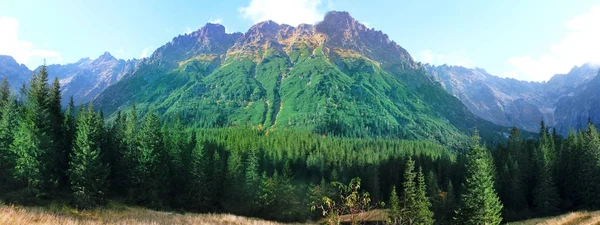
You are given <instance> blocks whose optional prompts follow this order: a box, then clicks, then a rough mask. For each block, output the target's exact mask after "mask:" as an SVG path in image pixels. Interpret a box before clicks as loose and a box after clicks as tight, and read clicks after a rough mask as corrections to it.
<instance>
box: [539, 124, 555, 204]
mask: <svg viewBox="0 0 600 225" xmlns="http://www.w3.org/2000/svg"><path fill="white" fill-rule="evenodd" d="M553 148H554V140H552V136H551V135H550V134H549V133H548V132H547V129H546V127H545V125H544V123H543V122H542V124H541V129H540V140H539V144H538V147H537V148H536V150H535V152H534V162H535V169H536V170H535V172H536V173H535V174H536V183H535V186H534V189H533V205H534V207H535V211H536V212H537V213H538V214H539V215H542V216H546V215H551V214H553V213H555V212H556V211H557V210H558V203H559V196H558V190H557V189H556V183H555V180H554V176H553V175H554V174H553V173H552V165H553V158H554V157H553V156H552V155H553V151H554V149H553Z"/></svg>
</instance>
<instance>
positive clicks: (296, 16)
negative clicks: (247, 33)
mask: <svg viewBox="0 0 600 225" xmlns="http://www.w3.org/2000/svg"><path fill="white" fill-rule="evenodd" d="M321 3H322V2H321V0H250V4H249V5H248V6H245V7H241V8H239V9H238V11H239V12H240V14H241V15H242V17H243V18H244V19H248V20H251V21H252V22H253V23H258V22H262V21H266V20H273V21H275V22H277V23H283V24H289V25H292V26H297V25H298V24H301V23H309V24H314V23H315V22H318V21H320V20H322V19H323V15H324V14H323V13H322V12H321V11H320V10H319V9H318V8H319V6H321Z"/></svg>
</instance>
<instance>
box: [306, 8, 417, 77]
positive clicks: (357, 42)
mask: <svg viewBox="0 0 600 225" xmlns="http://www.w3.org/2000/svg"><path fill="white" fill-rule="evenodd" d="M315 29H316V31H318V32H321V33H324V34H326V35H327V40H326V46H328V47H331V48H336V47H337V48H342V49H350V50H354V51H357V52H359V53H361V54H364V55H365V56H367V57H369V58H371V59H373V60H375V61H378V62H381V63H384V64H394V63H399V62H404V63H407V64H409V65H410V66H411V67H413V68H415V67H416V66H415V65H414V60H413V58H412V57H411V56H410V54H408V52H407V51H406V50H405V49H404V48H402V47H400V45H398V44H396V43H395V42H394V41H391V40H390V39H389V37H388V36H387V34H384V33H383V32H381V31H376V30H374V29H373V28H367V26H365V25H364V24H362V23H360V22H358V21H356V20H355V19H354V18H352V17H351V16H350V14H349V13H347V12H336V11H333V12H329V13H327V15H325V19H324V20H323V21H322V22H320V23H318V24H317V25H316V26H315Z"/></svg>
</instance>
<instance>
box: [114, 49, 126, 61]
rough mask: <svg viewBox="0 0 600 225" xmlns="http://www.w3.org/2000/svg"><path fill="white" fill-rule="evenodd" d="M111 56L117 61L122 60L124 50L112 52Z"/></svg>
mask: <svg viewBox="0 0 600 225" xmlns="http://www.w3.org/2000/svg"><path fill="white" fill-rule="evenodd" d="M112 52H113V55H114V56H115V58H117V59H122V58H123V57H124V56H125V49H123V47H121V48H119V49H118V50H117V51H112Z"/></svg>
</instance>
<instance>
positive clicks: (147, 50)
mask: <svg viewBox="0 0 600 225" xmlns="http://www.w3.org/2000/svg"><path fill="white" fill-rule="evenodd" d="M151 50H152V46H148V47H146V48H144V49H143V50H142V53H141V54H140V57H139V58H140V59H143V58H146V57H148V53H151V52H150V51H151Z"/></svg>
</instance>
